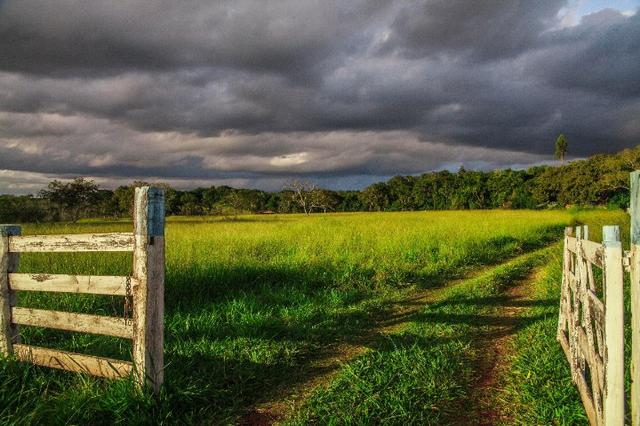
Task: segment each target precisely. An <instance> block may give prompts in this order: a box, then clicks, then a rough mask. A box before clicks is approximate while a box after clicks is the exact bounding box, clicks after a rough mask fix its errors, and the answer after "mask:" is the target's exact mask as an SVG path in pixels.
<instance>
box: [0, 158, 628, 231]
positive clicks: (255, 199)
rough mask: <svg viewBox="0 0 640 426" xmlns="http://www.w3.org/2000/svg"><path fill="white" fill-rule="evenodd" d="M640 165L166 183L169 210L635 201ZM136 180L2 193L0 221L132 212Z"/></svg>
mask: <svg viewBox="0 0 640 426" xmlns="http://www.w3.org/2000/svg"><path fill="white" fill-rule="evenodd" d="M636 169H640V146H638V147H635V148H631V149H626V150H624V151H622V152H620V153H618V154H614V155H605V154H600V155H595V156H592V157H590V158H588V159H585V160H576V161H571V162H569V163H566V164H563V165H560V166H555V167H553V166H537V167H531V168H529V169H527V170H512V169H502V170H493V171H487V172H485V171H471V170H466V169H464V168H461V169H460V170H459V171H458V172H455V173H454V172H449V171H446V170H443V171H438V172H430V173H424V174H422V175H419V176H396V177H394V178H392V179H390V180H388V181H387V182H379V183H375V184H373V185H370V186H368V187H366V188H364V189H363V190H361V191H332V190H327V189H323V188H319V187H317V186H316V185H314V184H313V183H311V182H305V181H293V182H291V183H289V184H288V185H287V186H286V187H284V188H283V189H282V190H281V191H278V192H267V191H261V190H257V189H237V188H231V187H229V186H217V187H216V186H211V187H209V188H196V189H192V190H188V191H181V190H177V189H175V188H172V187H171V186H169V185H167V184H162V183H160V184H157V183H156V184H155V185H157V186H161V187H163V188H164V189H165V203H166V206H165V207H166V212H167V214H168V215H221V216H225V217H229V218H233V217H235V216H237V215H238V214H240V213H314V212H329V211H332V212H356V211H410V210H450V209H493V208H504V209H522V208H530V209H532V208H554V207H566V206H569V205H580V206H593V205H611V206H617V207H622V208H625V207H627V206H628V204H629V188H628V185H629V183H628V180H629V172H631V171H633V170H636ZM146 184H148V183H146V182H134V183H133V184H132V185H129V186H120V187H119V188H117V189H115V190H108V189H101V188H99V187H98V185H96V184H95V183H94V182H93V181H91V180H88V179H85V178H76V179H74V180H73V181H70V182H61V181H58V180H55V181H53V182H51V183H50V184H49V185H48V186H47V188H46V189H43V190H42V191H40V193H39V194H37V195H28V196H14V195H0V222H42V221H77V220H78V219H81V218H85V217H104V218H118V217H127V216H130V215H131V213H132V212H131V210H132V208H133V193H134V189H135V187H136V186H141V185H146Z"/></svg>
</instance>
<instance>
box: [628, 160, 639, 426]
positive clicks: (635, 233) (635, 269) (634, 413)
mask: <svg viewBox="0 0 640 426" xmlns="http://www.w3.org/2000/svg"><path fill="white" fill-rule="evenodd" d="M630 184H631V185H630V188H631V191H630V192H631V201H630V203H629V207H630V208H629V210H630V213H631V268H630V269H631V424H632V425H633V426H640V171H635V172H632V173H631V175H630Z"/></svg>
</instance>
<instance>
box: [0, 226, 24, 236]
mask: <svg viewBox="0 0 640 426" xmlns="http://www.w3.org/2000/svg"><path fill="white" fill-rule="evenodd" d="M20 230H21V227H20V225H10V224H0V236H3V237H10V236H12V235H20Z"/></svg>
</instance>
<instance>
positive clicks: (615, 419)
mask: <svg viewBox="0 0 640 426" xmlns="http://www.w3.org/2000/svg"><path fill="white" fill-rule="evenodd" d="M630 192H631V199H630V208H629V214H630V215H631V240H630V250H629V251H623V249H622V243H621V241H620V232H619V228H618V227H617V226H605V227H604V228H603V238H602V241H603V242H602V244H598V243H595V242H593V241H590V240H589V230H588V228H587V227H586V226H583V227H577V228H576V229H575V232H574V230H572V229H570V228H567V230H566V232H565V239H564V270H563V275H562V292H561V296H560V315H559V321H558V335H557V338H558V341H559V342H560V344H561V345H562V348H563V349H564V352H565V354H566V356H567V359H568V360H569V364H570V366H571V374H572V378H573V381H574V382H575V384H576V386H577V387H578V390H579V391H580V396H581V398H582V401H583V405H584V407H585V411H586V412H587V416H588V417H589V422H590V423H591V424H592V425H606V426H611V425H622V424H624V422H625V407H626V406H627V404H626V397H627V395H625V391H624V376H625V364H624V277H625V272H629V273H630V274H629V275H630V279H629V282H630V287H631V288H630V296H631V337H632V339H631V365H630V370H631V395H630V397H631V398H630V404H628V406H630V408H631V413H630V414H631V424H632V425H633V426H640V171H635V172H633V173H631V185H630Z"/></svg>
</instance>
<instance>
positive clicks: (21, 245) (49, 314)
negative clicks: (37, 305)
mask: <svg viewBox="0 0 640 426" xmlns="http://www.w3.org/2000/svg"><path fill="white" fill-rule="evenodd" d="M20 234H21V232H20V227H19V226H15V225H0V353H1V354H3V355H5V356H7V355H14V356H15V357H16V358H18V359H19V360H21V361H26V362H32V363H34V364H37V365H42V366H46V367H52V368H58V369H63V370H68V371H75V372H86V373H89V374H92V375H95V376H102V377H108V378H118V377H123V376H128V375H130V374H132V373H133V374H134V378H135V380H136V382H137V383H138V384H139V385H140V386H145V385H150V387H151V389H152V390H153V391H154V392H157V391H158V390H159V388H160V386H161V384H162V382H163V369H164V360H163V340H164V336H163V335H164V193H163V191H162V190H161V189H157V188H149V187H141V188H136V191H135V201H134V232H133V233H109V234H76V235H40V236H33V235H30V236H21V235H20ZM122 251H125V252H133V275H132V276H126V277H122V276H82V275H51V274H29V273H16V272H15V271H17V269H18V262H19V254H20V253H24V252H122ZM20 291H44V292H64V293H88V294H102V295H112V296H122V297H124V298H125V310H129V309H130V310H131V311H132V312H131V314H132V315H131V319H129V318H115V317H106V316H97V315H87V314H78V313H70V312H58V311H49V310H42V309H31V308H22V307H19V306H18V299H17V295H16V292H20ZM20 325H27V326H37V327H46V328H55V329H60V330H67V331H75V332H82V333H93V334H101V335H108V336H115V337H121V338H126V339H132V341H133V345H132V346H133V350H132V360H133V362H128V361H122V360H115V359H109V358H102V357H95V356H89V355H82V354H77V353H72V352H65V351H60V350H54V349H47V348H41V347H36V346H30V345H25V344H23V343H22V341H21V338H20V330H19V326H20Z"/></svg>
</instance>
